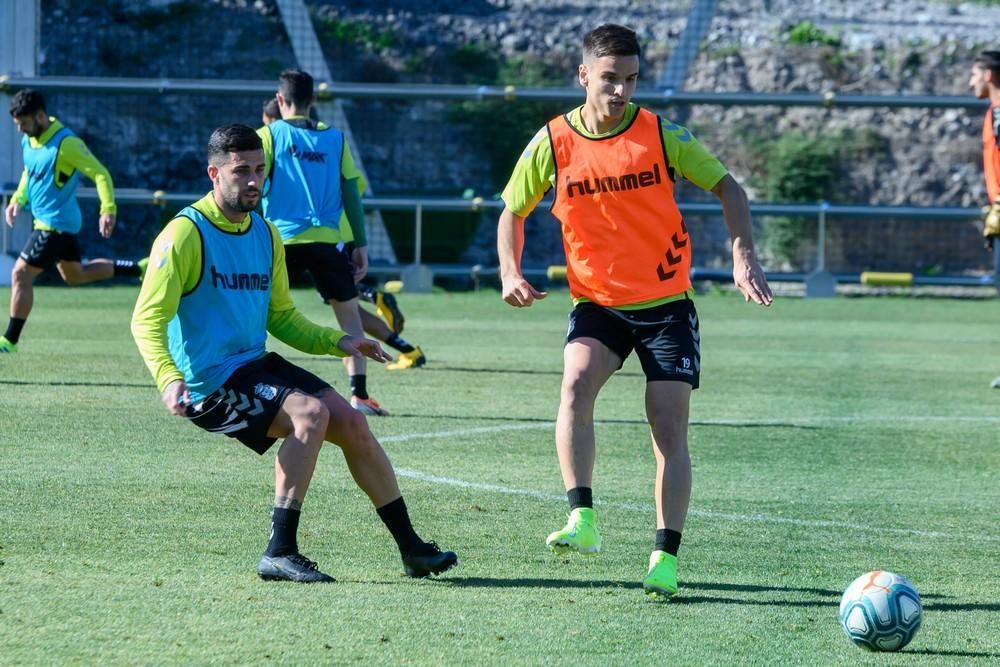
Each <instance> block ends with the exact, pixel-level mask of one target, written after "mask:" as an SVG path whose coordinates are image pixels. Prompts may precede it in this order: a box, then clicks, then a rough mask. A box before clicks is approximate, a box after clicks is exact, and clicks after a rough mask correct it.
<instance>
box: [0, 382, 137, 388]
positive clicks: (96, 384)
mask: <svg viewBox="0 0 1000 667" xmlns="http://www.w3.org/2000/svg"><path fill="white" fill-rule="evenodd" d="M3 384H13V385H20V386H32V387H108V388H111V389H115V388H118V387H138V388H142V389H149V388H151V387H152V386H153V384H152V383H151V382H142V383H138V382H88V381H86V380H0V385H3Z"/></svg>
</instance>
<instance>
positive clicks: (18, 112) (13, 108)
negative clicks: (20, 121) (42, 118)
mask: <svg viewBox="0 0 1000 667" xmlns="http://www.w3.org/2000/svg"><path fill="white" fill-rule="evenodd" d="M39 111H45V96H44V95H42V94H41V93H40V92H38V91H37V90H32V89H31V88H25V89H24V90H19V91H17V92H16V93H14V97H12V98H10V115H11V116H30V115H32V114H34V113H37V112H39Z"/></svg>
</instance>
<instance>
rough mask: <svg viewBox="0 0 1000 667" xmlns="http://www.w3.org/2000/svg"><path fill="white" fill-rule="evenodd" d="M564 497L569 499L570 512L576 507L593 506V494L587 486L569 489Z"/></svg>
mask: <svg viewBox="0 0 1000 667" xmlns="http://www.w3.org/2000/svg"><path fill="white" fill-rule="evenodd" d="M566 497H567V498H568V499H569V509H570V511H571V512H572V511H573V510H575V509H576V508H577V507H593V506H594V492H593V491H591V490H590V487H589V486H578V487H576V488H574V489H570V490H569V491H567V492H566Z"/></svg>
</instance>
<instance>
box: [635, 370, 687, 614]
mask: <svg viewBox="0 0 1000 667" xmlns="http://www.w3.org/2000/svg"><path fill="white" fill-rule="evenodd" d="M690 401H691V385H689V384H687V383H684V382H675V381H656V382H647V383H646V419H647V420H648V421H649V430H650V435H651V436H652V439H653V456H654V457H655V458H656V483H655V487H654V491H653V495H654V498H655V502H656V544H655V548H654V551H653V554H652V556H651V557H650V564H649V566H650V570H649V574H648V575H647V576H646V579H645V580H644V581H643V587H644V588H645V590H646V592H647V593H650V594H651V595H653V596H660V595H664V596H669V595H673V594H674V593H676V592H677V550H678V548H679V547H680V543H681V533H682V531H683V530H684V520H685V519H686V518H687V513H688V505H689V504H690V502H691V456H690V454H689V453H688V441H687V431H688V414H689V406H690Z"/></svg>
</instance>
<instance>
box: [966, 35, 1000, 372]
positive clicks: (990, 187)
mask: <svg viewBox="0 0 1000 667" xmlns="http://www.w3.org/2000/svg"><path fill="white" fill-rule="evenodd" d="M969 87H970V88H971V89H972V94H973V95H975V96H976V97H977V98H979V99H981V100H984V99H985V100H989V101H990V107H989V109H987V110H986V117H985V118H983V172H984V174H985V176H986V194H987V195H989V198H990V205H989V207H987V208H984V209H983V210H984V211H985V212H986V216H985V218H983V238H984V239H985V241H986V248H987V249H989V250H993V251H994V252H995V253H997V256H998V257H997V260H996V261H994V266H1000V248H996V249H994V240H995V239H997V238H1000V51H982V52H980V53H979V55H978V56H976V59H975V60H974V61H973V63H972V76H971V77H970V78H969ZM991 386H992V387H993V388H994V389H1000V377H998V378H996V379H995V380H993V383H992V385H991Z"/></svg>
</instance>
